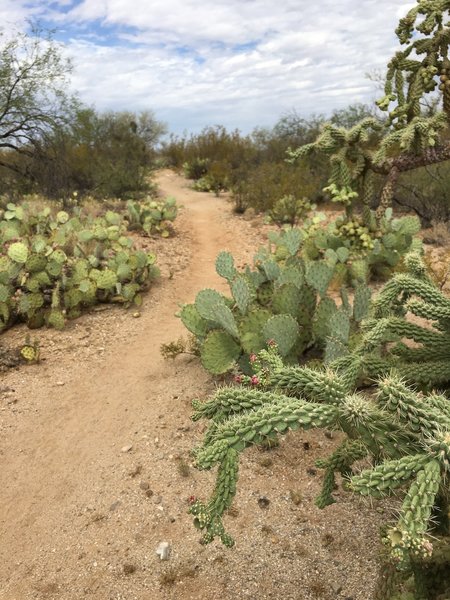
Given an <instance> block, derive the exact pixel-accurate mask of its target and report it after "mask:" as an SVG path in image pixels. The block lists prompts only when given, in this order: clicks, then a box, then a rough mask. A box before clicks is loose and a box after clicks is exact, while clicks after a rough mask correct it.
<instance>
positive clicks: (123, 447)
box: [120, 444, 133, 453]
mask: <svg viewBox="0 0 450 600" xmlns="http://www.w3.org/2000/svg"><path fill="white" fill-rule="evenodd" d="M132 448H133V446H132V445H131V444H127V445H126V446H122V448H121V449H120V451H121V452H124V453H125V452H129V451H130V450H131V449H132Z"/></svg>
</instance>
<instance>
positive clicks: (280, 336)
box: [263, 315, 299, 356]
mask: <svg viewBox="0 0 450 600" xmlns="http://www.w3.org/2000/svg"><path fill="white" fill-rule="evenodd" d="M263 336H264V338H265V340H266V342H268V341H269V340H274V341H275V342H276V344H277V346H278V350H279V352H280V354H281V356H287V355H288V354H289V352H290V350H291V349H292V347H293V346H294V344H295V342H296V341H297V339H298V336H299V326H298V323H297V321H296V320H295V319H294V317H292V316H291V315H274V316H273V317H271V318H270V319H269V320H268V321H267V323H266V324H265V325H264V328H263Z"/></svg>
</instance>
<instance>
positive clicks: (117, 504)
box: [109, 500, 122, 512]
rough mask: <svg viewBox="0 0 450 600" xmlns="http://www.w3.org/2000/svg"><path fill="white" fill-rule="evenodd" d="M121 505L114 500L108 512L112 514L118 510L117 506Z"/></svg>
mask: <svg viewBox="0 0 450 600" xmlns="http://www.w3.org/2000/svg"><path fill="white" fill-rule="evenodd" d="M121 504H122V502H121V501H120V500H116V501H115V502H113V503H112V504H111V506H110V507H109V510H110V511H111V512H114V511H115V510H117V509H118V508H119V506H120V505H121Z"/></svg>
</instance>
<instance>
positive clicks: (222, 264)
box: [216, 252, 237, 281]
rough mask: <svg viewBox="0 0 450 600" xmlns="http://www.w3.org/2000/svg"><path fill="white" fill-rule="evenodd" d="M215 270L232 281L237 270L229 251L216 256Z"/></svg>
mask: <svg viewBox="0 0 450 600" xmlns="http://www.w3.org/2000/svg"><path fill="white" fill-rule="evenodd" d="M216 271H217V273H218V274H219V275H220V276H221V277H224V278H225V279H227V280H228V281H232V280H233V279H234V278H235V277H236V275H237V271H236V269H235V266H234V259H233V256H232V255H231V253H230V252H221V253H220V254H219V255H218V256H217V258H216Z"/></svg>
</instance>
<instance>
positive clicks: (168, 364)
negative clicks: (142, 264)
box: [0, 171, 384, 600]
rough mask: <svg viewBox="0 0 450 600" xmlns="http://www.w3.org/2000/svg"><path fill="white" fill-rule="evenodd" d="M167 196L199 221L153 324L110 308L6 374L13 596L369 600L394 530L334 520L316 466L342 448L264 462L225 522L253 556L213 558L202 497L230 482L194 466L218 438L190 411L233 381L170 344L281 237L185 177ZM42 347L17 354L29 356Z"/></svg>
mask: <svg viewBox="0 0 450 600" xmlns="http://www.w3.org/2000/svg"><path fill="white" fill-rule="evenodd" d="M158 184H159V187H160V189H161V191H162V193H163V194H165V195H173V196H175V197H176V199H177V201H178V203H179V204H181V205H183V206H184V209H183V210H182V211H181V212H180V215H179V217H177V220H176V223H175V225H176V231H177V235H176V236H175V237H174V238H171V239H168V240H160V241H155V240H152V241H151V242H150V249H152V250H153V249H154V250H155V251H156V252H157V253H158V252H159V256H160V261H159V263H160V264H161V267H162V277H161V281H160V282H159V283H158V284H157V285H154V286H153V287H152V288H151V289H150V291H149V293H148V294H146V295H145V300H144V304H143V307H142V308H141V309H140V311H139V313H140V318H133V312H134V310H135V309H131V310H128V311H126V310H123V309H122V308H120V307H114V306H109V307H107V308H106V309H104V307H98V309H100V310H99V311H97V312H96V310H95V309H94V310H93V311H92V312H91V313H89V314H86V315H83V317H81V318H80V319H77V320H75V321H71V322H70V323H68V325H67V327H66V328H65V329H64V331H61V332H59V331H54V330H49V329H46V330H40V331H39V332H37V336H38V338H39V341H40V344H41V350H42V357H43V360H42V361H41V363H40V364H38V365H29V366H27V367H24V368H21V369H19V370H10V371H9V372H8V373H6V374H3V375H2V376H1V380H0V600H84V599H86V600H217V599H218V598H223V600H253V599H255V598H258V600H280V598H282V599H283V600H316V599H317V598H319V597H320V598H323V600H333V599H334V598H337V597H339V598H350V597H351V598H354V600H370V598H372V597H373V594H372V591H373V590H374V588H375V585H376V573H377V569H378V565H377V557H378V550H377V548H378V540H379V527H380V524H381V522H382V521H383V520H384V516H383V515H381V514H380V513H379V512H378V511H377V510H375V508H374V509H373V510H369V509H368V507H367V506H364V509H363V510H361V506H360V504H361V501H359V500H358V499H357V498H355V497H353V496H352V495H349V494H345V493H344V492H343V491H342V490H341V489H338V490H336V492H335V494H336V497H337V498H338V502H336V504H333V505H332V506H330V507H327V509H326V510H323V511H321V510H319V509H318V508H317V506H315V504H314V498H315V497H316V496H317V494H318V493H319V490H320V485H321V478H320V477H319V476H314V475H315V473H316V470H315V468H314V464H315V460H316V459H317V458H323V457H324V456H329V454H330V453H331V452H332V451H333V449H334V448H335V447H336V444H337V443H339V437H338V436H333V437H332V439H330V437H325V436H324V435H323V433H322V432H320V431H308V432H297V435H290V434H289V435H288V436H286V437H287V438H288V439H286V442H289V443H284V442H282V443H280V446H279V447H276V448H274V449H272V450H271V451H270V455H268V454H267V453H266V452H263V451H262V450H260V449H258V448H250V449H248V451H247V452H246V453H245V458H243V460H242V461H241V464H240V481H239V493H238V495H237V496H236V498H235V501H234V502H233V506H232V509H233V510H232V511H230V512H229V514H228V515H227V517H226V527H227V529H228V530H229V531H230V533H232V534H233V535H234V536H235V538H236V541H237V544H236V548H235V549H231V550H230V549H225V548H224V547H223V546H222V545H221V544H220V543H214V544H211V545H209V546H202V545H200V544H199V538H200V536H199V533H198V531H197V530H196V529H195V528H194V527H193V526H192V519H191V517H190V516H189V515H187V514H186V513H187V509H188V502H187V499H188V497H189V496H191V495H194V496H199V497H202V498H204V497H205V496H206V495H207V494H208V493H209V491H210V489H211V486H212V485H213V481H214V476H213V473H204V472H198V471H197V470H195V469H193V468H192V464H191V462H192V457H191V454H190V451H191V449H192V448H193V446H195V445H196V444H198V442H199V441H200V439H201V437H202V433H203V432H204V424H203V423H202V422H195V423H193V422H192V421H191V420H190V414H191V412H192V409H191V401H192V399H193V398H198V397H205V396H207V395H208V394H209V393H210V392H211V391H212V390H213V389H214V386H215V385H216V384H215V383H214V381H213V380H212V379H211V378H210V377H209V376H208V375H207V373H206V372H205V370H204V369H203V368H202V367H201V365H200V362H199V361H198V360H197V359H194V360H193V359H192V357H191V356H189V355H182V356H179V357H177V358H176V359H175V360H173V361H167V360H164V359H163V358H162V357H161V354H160V351H159V350H160V345H161V344H162V343H168V342H171V341H174V340H176V339H178V337H179V336H180V335H183V334H185V330H184V327H183V325H182V323H181V322H180V320H179V319H176V318H175V317H174V314H175V312H176V311H177V310H178V307H179V303H180V302H189V301H192V300H193V299H194V298H195V295H196V293H197V292H198V290H200V289H202V288H205V287H213V288H215V289H222V290H224V291H225V287H226V285H225V281H224V280H222V279H221V278H219V276H218V275H217V274H216V272H215V268H214V262H215V257H216V256H217V253H218V252H219V251H220V250H226V249H228V250H230V251H231V252H232V253H233V255H234V257H235V258H236V263H237V265H238V267H239V266H242V264H243V263H248V262H251V258H252V257H253V254H254V252H255V249H256V248H257V246H258V244H259V243H260V242H262V241H263V239H264V238H263V236H264V232H263V230H262V229H263V228H261V227H260V222H258V221H257V220H256V221H255V222H254V223H251V222H248V221H246V220H244V219H238V218H236V216H235V215H233V214H232V211H231V205H230V204H229V203H228V202H227V201H226V199H223V198H219V199H217V198H214V197H213V196H212V195H210V194H204V193H197V192H195V191H192V190H190V189H189V188H188V187H187V183H186V181H185V180H184V179H183V178H182V177H179V176H177V175H175V174H174V173H172V172H169V171H162V172H160V173H159V175H158ZM254 225H256V227H255V226H254ZM140 243H142V240H140ZM26 333H27V330H26V329H25V328H23V327H21V326H16V327H14V328H12V329H10V330H8V331H7V332H5V333H4V334H2V340H1V341H2V343H3V341H5V342H6V344H7V345H11V346H16V347H17V345H18V344H20V343H21V342H23V340H24V337H25V334H26ZM293 494H294V495H293ZM261 496H263V497H266V498H267V499H269V500H270V503H269V505H268V506H267V503H266V504H265V508H263V509H261V507H260V505H259V498H260V497H261ZM293 498H296V499H297V500H298V501H295V502H294V501H293ZM162 541H167V542H169V544H170V546H171V555H170V559H169V560H168V561H161V560H160V559H159V557H158V556H157V554H156V552H155V550H156V548H157V546H158V544H159V543H160V542H162ZM341 590H342V592H341Z"/></svg>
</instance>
